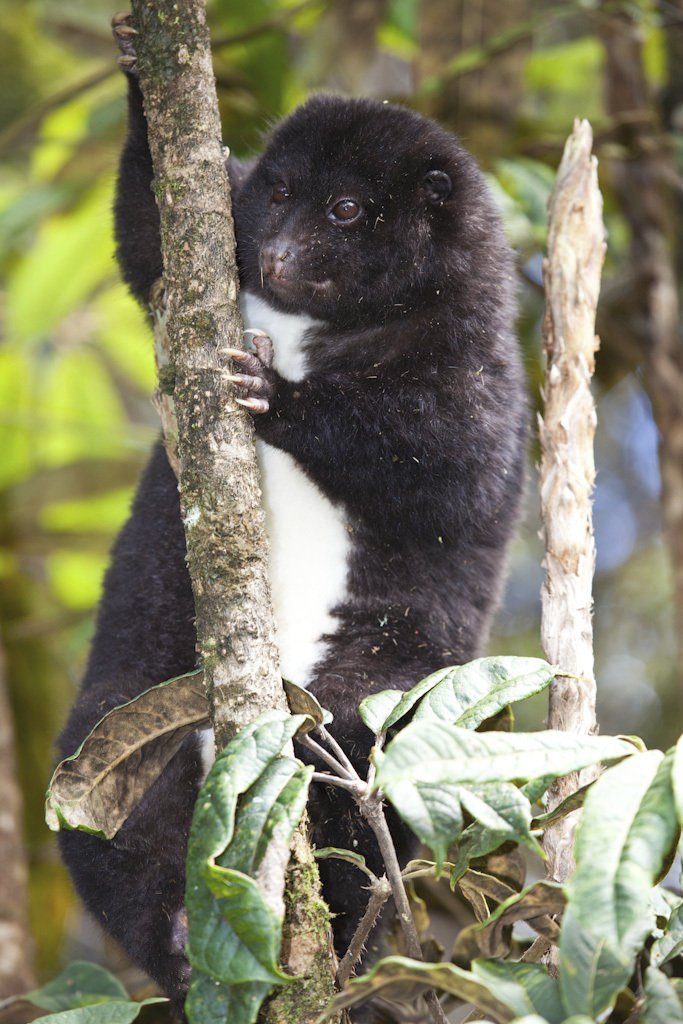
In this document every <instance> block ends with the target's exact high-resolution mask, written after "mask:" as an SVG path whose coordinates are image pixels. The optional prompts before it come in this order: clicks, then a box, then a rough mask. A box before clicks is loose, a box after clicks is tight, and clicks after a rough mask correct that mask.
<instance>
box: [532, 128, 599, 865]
mask: <svg viewBox="0 0 683 1024" xmlns="http://www.w3.org/2000/svg"><path fill="white" fill-rule="evenodd" d="M592 141H593V136H592V132H591V128H590V125H589V124H588V122H587V121H583V122H580V123H579V122H576V123H575V125H574V132H573V134H572V135H571V136H570V137H569V139H568V141H567V145H566V146H565V151H564V155H563V157H562V163H561V164H560V169H559V171H558V175H557V182H556V185H555V190H554V192H553V195H552V197H551V200H550V210H549V231H548V257H547V259H546V261H545V266H544V277H545V288H546V314H545V323H544V342H545V350H546V354H547V370H546V378H545V386H544V391H543V398H544V412H543V418H542V419H540V421H539V428H540V438H541V453H542V454H541V469H540V489H541V517H542V523H543V526H542V534H543V539H544V541H545V551H546V554H545V558H544V561H543V566H544V569H545V573H546V576H545V582H544V585H543V590H542V615H541V642H542V645H543V650H544V652H545V656H546V658H547V659H548V661H549V662H551V663H552V664H554V665H558V666H559V667H560V668H561V669H563V671H564V672H566V673H567V675H565V676H559V677H558V678H557V679H555V681H554V682H553V684H552V686H551V691H550V710H549V715H548V725H549V726H550V728H552V729H562V730H563V731H565V732H573V733H579V734H580V733H593V732H595V731H596V729H597V722H596V717H595V695H596V694H595V678H594V675H593V626H592V594H591V591H592V582H593V570H594V566H595V544H594V540H593V525H592V519H591V492H592V489H593V483H594V480H595V464H594V459H593V436H594V433H595V422H596V417H595V405H594V402H593V398H592V395H591V391H590V381H591V376H592V374H593V369H594V366H595V352H596V349H597V344H598V339H597V337H596V335H595V310H596V307H597V302H598V293H599V290H600V272H601V268H602V262H603V259H604V252H605V242H604V227H603V223H602V197H601V195H600V191H599V189H598V182H597V161H596V160H595V158H594V157H592V156H591V146H592ZM570 675H571V676H573V677H576V678H569V676H570ZM590 778H591V773H590V770H589V771H587V772H583V773H581V774H580V776H577V775H573V776H567V777H566V778H564V779H560V780H559V781H558V782H557V783H556V784H555V785H554V786H553V788H552V790H551V794H550V806H551V807H554V806H556V805H557V804H558V803H559V802H560V801H561V800H563V799H564V798H565V797H566V796H568V795H569V793H571V792H573V791H574V790H575V789H576V788H578V786H579V785H583V784H585V783H586V782H588V781H589V780H590ZM573 831H574V821H573V815H569V816H568V817H567V818H565V819H564V820H563V821H561V822H560V823H558V824H557V825H555V826H554V827H553V828H551V829H549V830H548V831H547V833H546V837H545V841H544V846H545V850H546V853H547V854H548V865H547V872H548V877H549V878H553V879H555V880H557V881H564V880H565V879H566V878H567V877H568V875H569V874H570V872H571V870H572V868H573V857H572V837H573Z"/></svg>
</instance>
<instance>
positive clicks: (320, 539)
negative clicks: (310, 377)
mask: <svg viewBox="0 0 683 1024" xmlns="http://www.w3.org/2000/svg"><path fill="white" fill-rule="evenodd" d="M241 306H242V315H243V317H244V324H245V327H258V328H260V329H261V330H264V331H266V332H267V333H268V334H269V335H270V337H271V338H272V341H273V350H274V357H273V363H274V366H275V369H276V370H277V371H278V373H280V374H281V375H282V376H283V377H285V378H286V379H288V380H295V381H297V380H302V379H303V378H304V377H305V376H306V359H305V353H304V350H303V339H304V335H305V333H306V331H307V330H308V329H309V328H310V327H312V326H313V325H314V323H315V321H313V320H311V319H310V318H309V317H306V316H296V315H292V314H288V313H280V312H278V311H277V310H275V309H273V308H272V307H271V306H269V305H268V304H267V303H265V302H264V301H263V300H262V299H261V298H260V297H259V296H257V295H254V294H253V293H250V292H246V293H243V295H242V298H241ZM256 450H257V455H258V460H259V465H260V468H261V487H262V490H263V503H264V507H265V511H266V529H267V531H268V537H269V540H270V583H271V590H272V597H273V608H274V612H275V622H276V627H277V641H278V646H279V648H280V659H281V665H282V674H283V675H284V676H285V677H286V678H288V679H291V680H292V681H293V682H295V683H298V684H299V685H303V686H305V685H306V684H307V683H308V682H309V681H310V673H311V669H312V668H313V666H314V665H315V663H316V662H317V661H318V660H319V658H320V657H321V655H322V654H323V652H324V643H323V642H322V641H321V637H322V635H323V634H324V633H333V632H334V631H335V629H336V627H337V625H338V623H337V620H336V619H335V617H334V616H333V615H332V614H331V613H332V609H333V608H334V607H335V605H336V604H338V603H339V602H340V601H341V600H343V598H344V596H345V593H346V578H347V571H348V559H349V553H350V548H351V540H350V536H349V533H348V530H347V524H346V522H345V518H344V514H343V510H342V509H341V508H339V507H338V506H335V505H333V504H332V502H330V501H329V500H328V499H327V498H326V497H325V495H324V494H323V493H322V491H320V490H319V488H318V487H316V486H315V484H314V483H313V482H312V481H311V480H310V478H309V477H308V476H307V475H306V474H305V473H304V472H303V470H302V469H301V468H300V466H299V465H298V463H297V462H296V460H295V459H294V458H293V457H292V456H291V455H289V454H288V453H286V452H283V451H280V449H278V448H275V447H273V446H272V445H270V444H267V443H266V442H265V441H260V440H259V441H257V444H256Z"/></svg>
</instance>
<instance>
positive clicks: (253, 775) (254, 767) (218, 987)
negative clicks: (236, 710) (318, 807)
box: [186, 711, 312, 1024]
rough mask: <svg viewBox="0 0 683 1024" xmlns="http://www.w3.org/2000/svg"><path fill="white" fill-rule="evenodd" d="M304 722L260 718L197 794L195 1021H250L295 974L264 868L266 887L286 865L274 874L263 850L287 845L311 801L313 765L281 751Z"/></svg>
mask: <svg viewBox="0 0 683 1024" xmlns="http://www.w3.org/2000/svg"><path fill="white" fill-rule="evenodd" d="M304 720H305V716H304V715H298V716H290V715H287V714H286V713H283V712H275V711H273V712H266V713H265V714H264V715H261V716H260V718H258V719H257V720H256V721H255V722H252V723H251V725H249V726H247V727H246V729H243V730H242V731H241V732H240V733H239V734H238V735H237V736H236V737H235V739H234V740H233V741H232V742H231V743H230V744H229V745H228V746H227V747H226V749H225V750H224V751H223V752H222V753H221V754H220V755H219V757H218V758H217V760H216V762H215V764H214V765H213V767H212V768H211V771H210V772H209V775H208V777H207V780H206V783H205V785H204V788H203V789H202V791H201V793H200V795H199V798H198V800H197V805H196V808H195V815H194V819H193V823H192V829H191V833H190V850H189V854H188V868H187V891H186V904H187V909H188V919H189V924H190V928H189V941H188V955H189V957H190V961H191V963H192V968H193V980H192V984H191V987H190V994H189V996H188V1014H189V1016H190V1019H191V1021H192V1022H193V1024H218V1022H220V1021H224V1022H229V1024H252V1022H253V1021H255V1020H256V1017H257V1015H258V1011H259V1007H260V1005H261V1002H262V1001H263V999H264V998H265V997H266V995H267V994H268V992H269V991H270V988H271V987H272V985H274V984H282V983H283V982H286V981H288V980H289V979H288V977H287V976H286V975H284V974H283V973H282V972H281V971H280V969H279V966H278V961H279V953H280V942H281V928H282V919H281V915H280V914H279V913H278V912H276V910H275V909H273V907H272V906H270V904H269V902H268V901H267V900H266V899H265V897H264V894H263V893H262V891H261V888H260V885H259V881H258V872H259V868H260V866H261V864H262V863H268V879H267V881H268V884H269V886H270V885H271V884H272V882H273V881H274V882H275V885H274V889H275V891H276V892H277V890H278V888H279V887H280V885H282V884H284V867H285V864H284V862H282V872H283V877H282V879H278V878H277V877H276V878H275V879H273V874H272V872H273V864H271V863H270V861H266V857H267V851H268V850H269V848H270V844H271V843H272V842H274V841H275V842H277V844H278V848H279V849H284V850H285V851H286V850H287V848H288V847H289V842H290V840H291V836H292V833H293V831H294V829H295V828H296V826H297V824H298V822H299V820H300V818H301V815H302V814H303V811H304V808H305V805H306V798H307V794H308V786H309V783H310V778H311V774H312V767H311V766H304V765H301V764H300V763H299V762H298V761H296V760H294V759H293V758H291V757H289V756H284V755H282V753H281V751H282V750H283V748H284V747H285V746H286V745H287V744H288V743H289V741H290V740H291V738H292V736H293V735H295V733H296V732H297V730H298V729H299V727H300V726H301V724H302V722H303V721H304ZM280 862H281V858H278V863H280ZM276 870H279V869H277V868H276ZM252 876H256V877H255V878H254V877H252Z"/></svg>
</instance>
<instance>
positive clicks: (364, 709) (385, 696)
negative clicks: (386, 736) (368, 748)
mask: <svg viewBox="0 0 683 1024" xmlns="http://www.w3.org/2000/svg"><path fill="white" fill-rule="evenodd" d="M405 695H406V694H405V691H404V690H381V691H380V692H379V693H371V694H370V696H369V697H366V698H365V699H364V700H362V701H361V702H360V704H359V705H358V713H359V714H360V717H361V721H362V722H363V724H364V725H367V727H368V729H369V730H370V732H372V733H374V734H375V736H379V735H380V734H381V733H382V732H384V723H385V722H386V720H387V719H388V718H389V716H390V714H391V713H392V711H393V710H394V709H395V708H396V707H397V706H398V705H399V704H400V702H401V701H402V700H403V698H404V697H405Z"/></svg>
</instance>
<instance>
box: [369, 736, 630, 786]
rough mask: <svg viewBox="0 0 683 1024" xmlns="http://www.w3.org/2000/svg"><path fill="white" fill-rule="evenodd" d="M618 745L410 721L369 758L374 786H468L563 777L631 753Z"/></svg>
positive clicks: (604, 740) (603, 738) (593, 738)
mask: <svg viewBox="0 0 683 1024" xmlns="http://www.w3.org/2000/svg"><path fill="white" fill-rule="evenodd" d="M633 752H634V748H633V746H632V745H631V744H630V743H627V742H625V741H624V740H619V739H614V738H612V737H609V736H573V735H570V734H568V733H564V732H557V731H554V730H547V731H545V732H535V733H512V734H509V733H502V732H486V733H475V732H471V731H470V730H469V729H461V728H459V727H458V726H455V725H448V724H447V723H445V722H432V721H429V722H411V723H410V725H407V726H406V727H405V729H403V730H401V732H400V733H399V734H398V735H397V736H396V737H395V738H394V739H393V740H392V741H391V743H390V744H389V746H388V747H387V749H386V751H384V752H378V753H377V754H376V755H375V762H376V765H377V774H376V779H375V787H376V788H377V787H381V788H382V789H383V790H384V791H385V792H386V793H389V790H390V788H391V786H396V785H397V784H398V783H399V782H412V783H414V784H417V783H420V784H424V783H437V784H443V783H451V784H471V783H485V782H508V781H513V780H527V779H535V778H537V777H538V776H541V775H551V774H553V775H555V776H559V775H566V774H567V773H568V772H572V771H578V770H579V769H580V768H585V767H587V766H588V765H590V764H595V763H596V762H599V761H614V760H617V759H620V758H623V757H626V756H629V755H631V754H633Z"/></svg>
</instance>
